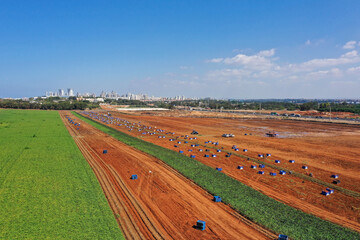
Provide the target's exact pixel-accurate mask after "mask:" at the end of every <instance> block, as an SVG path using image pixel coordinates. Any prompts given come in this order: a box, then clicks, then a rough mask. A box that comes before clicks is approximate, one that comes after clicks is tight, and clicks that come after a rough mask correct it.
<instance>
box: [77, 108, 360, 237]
mask: <svg viewBox="0 0 360 240" xmlns="http://www.w3.org/2000/svg"><path fill="white" fill-rule="evenodd" d="M73 113H74V114H75V115H76V116H77V117H79V118H80V119H82V120H84V121H85V122H87V123H89V124H91V125H92V126H94V127H96V128H98V129H99V130H101V131H103V132H105V133H107V134H109V135H111V136H113V137H115V138H116V139H118V140H120V141H121V142H123V143H125V144H127V145H130V146H132V147H135V148H136V149H138V150H140V151H142V152H145V153H147V154H150V155H152V156H154V157H156V158H158V159H160V160H162V161H163V162H165V163H166V164H168V165H169V166H170V167H172V168H174V169H176V170H177V171H179V172H180V173H181V174H182V175H184V176H185V177H187V178H189V179H190V180H192V181H193V182H195V183H196V184H197V185H199V186H200V187H202V188H203V189H205V190H206V191H208V192H209V193H211V194H213V195H219V196H221V197H222V199H223V202H224V203H226V204H229V205H230V206H231V207H232V208H234V209H235V210H236V211H238V212H239V213H240V214H242V215H243V216H245V217H246V218H248V219H250V220H252V221H253V222H255V223H257V224H259V225H261V226H264V227H265V228H267V229H271V230H272V231H274V232H277V233H285V234H287V235H289V236H290V237H291V238H293V239H359V238H360V234H359V233H357V232H355V231H353V230H350V229H348V228H345V227H342V226H340V225H337V224H334V223H331V222H329V221H326V220H323V219H320V218H318V217H315V216H313V215H311V214H307V213H304V212H302V211H300V210H297V209H295V208H292V207H290V206H288V205H286V204H283V203H281V202H278V201H276V200H274V199H272V198H270V197H268V196H266V195H264V194H262V193H260V192H259V191H257V190H255V189H252V188H251V187H249V186H246V185H244V184H242V183H241V182H239V181H237V180H235V179H233V178H231V177H229V176H227V175H226V174H223V173H221V172H218V171H216V170H215V169H213V168H211V167H209V166H206V165H204V164H202V163H200V162H198V161H196V160H194V159H192V158H190V157H187V156H184V155H183V154H180V153H177V152H175V151H173V150H169V149H166V148H163V147H160V146H158V145H155V144H152V143H149V142H146V141H144V140H141V139H139V138H136V137H132V136H130V135H128V134H126V133H123V132H121V131H118V130H116V129H114V128H111V127H109V126H106V125H104V124H102V123H98V122H95V121H94V120H92V119H90V118H87V117H85V116H82V115H80V114H78V113H76V112H73Z"/></svg>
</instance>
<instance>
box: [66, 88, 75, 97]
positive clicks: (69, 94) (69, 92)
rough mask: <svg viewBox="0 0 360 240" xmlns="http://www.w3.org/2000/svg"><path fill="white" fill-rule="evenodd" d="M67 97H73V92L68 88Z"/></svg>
mask: <svg viewBox="0 0 360 240" xmlns="http://www.w3.org/2000/svg"><path fill="white" fill-rule="evenodd" d="M67 95H68V97H73V96H74V91H73V90H72V88H68V90H67Z"/></svg>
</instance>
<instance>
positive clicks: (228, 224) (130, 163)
mask: <svg viewBox="0 0 360 240" xmlns="http://www.w3.org/2000/svg"><path fill="white" fill-rule="evenodd" d="M65 115H69V116H71V118H73V119H76V118H75V117H74V116H72V115H71V114H70V113H69V112H62V113H61V116H62V118H63V120H64V123H65V125H66V126H67V128H68V130H69V132H70V133H71V135H72V136H73V138H74V139H75V141H76V143H77V145H78V146H79V148H80V150H81V151H82V153H83V154H84V156H85V157H86V159H87V161H88V162H89V164H90V165H91V167H92V168H93V170H94V172H95V174H96V176H97V177H98V179H99V182H100V183H101V186H102V188H103V190H104V193H105V195H106V197H107V199H108V202H109V204H110V206H111V208H112V209H113V211H114V214H115V216H116V218H117V221H118V223H119V225H120V227H121V229H122V230H123V233H124V235H125V236H126V238H128V239H271V238H272V239H274V238H275V237H276V236H275V235H274V234H273V233H271V232H269V231H267V230H266V229H263V228H261V227H260V226H257V225H256V224H254V223H252V222H250V221H248V220H247V219H245V218H243V217H242V216H240V215H239V214H237V213H236V212H235V211H234V210H232V209H231V208H230V207H228V206H226V205H225V204H222V203H215V202H213V201H212V198H213V196H211V195H209V194H208V193H207V192H206V191H204V190H203V189H201V188H200V187H198V186H197V185H195V184H193V183H192V182H191V181H189V180H188V179H186V178H184V177H183V176H182V175H180V174H179V173H178V172H176V171H175V170H173V169H172V168H170V167H168V166H167V165H166V164H164V163H163V162H162V161H160V160H158V159H156V158H154V157H151V156H149V155H147V154H144V153H143V152H140V151H138V150H136V149H134V148H132V147H129V146H128V145H125V144H123V143H121V142H119V141H118V140H116V139H114V138H112V137H110V136H108V135H107V134H104V133H103V132H101V131H99V130H97V129H96V128H94V127H92V126H90V125H88V124H86V123H85V122H83V121H81V120H78V119H76V120H75V121H76V122H80V123H81V126H74V124H70V123H69V122H68V121H67V120H66V118H65ZM104 149H106V150H108V153H106V154H103V150H104ZM133 174H137V175H138V179H137V180H131V179H130V177H131V175H133ZM197 220H204V221H206V225H207V228H206V230H205V231H200V230H197V229H195V228H194V225H195V224H196V221H197Z"/></svg>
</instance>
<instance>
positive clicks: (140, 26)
mask: <svg viewBox="0 0 360 240" xmlns="http://www.w3.org/2000/svg"><path fill="white" fill-rule="evenodd" d="M104 2H105V3H104ZM359 13H360V1H346V0H345V1H293V0H289V1H270V0H267V1H235V0H234V1H209V0H207V1H165V0H164V1H89V0H88V1H50V0H47V1H16V0H8V1H5V0H0V97H29V96H40V95H44V93H45V91H54V90H57V89H59V88H64V89H65V88H68V87H71V88H73V89H74V91H75V92H95V93H97V94H98V93H100V91H101V90H105V91H110V90H115V91H117V92H118V93H126V92H133V93H148V94H149V95H155V96H175V95H185V96H187V97H215V98H359V97H360V94H359V93H360V91H359V90H360V27H359V26H360V15H359Z"/></svg>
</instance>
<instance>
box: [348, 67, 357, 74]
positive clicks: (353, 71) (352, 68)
mask: <svg viewBox="0 0 360 240" xmlns="http://www.w3.org/2000/svg"><path fill="white" fill-rule="evenodd" d="M347 72H348V73H360V66H358V67H351V68H348V69H347Z"/></svg>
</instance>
